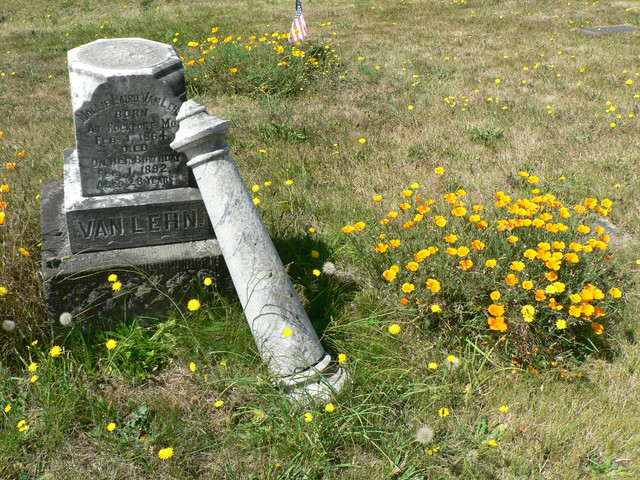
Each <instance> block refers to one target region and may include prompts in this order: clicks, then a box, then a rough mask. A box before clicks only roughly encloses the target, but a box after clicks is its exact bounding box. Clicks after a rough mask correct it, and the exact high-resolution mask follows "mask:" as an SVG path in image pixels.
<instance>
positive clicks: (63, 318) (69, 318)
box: [59, 312, 73, 327]
mask: <svg viewBox="0 0 640 480" xmlns="http://www.w3.org/2000/svg"><path fill="white" fill-rule="evenodd" d="M59 320H60V325H62V326H65V327H68V326H69V325H71V324H72V323H73V315H71V314H70V313H69V312H63V313H61V314H60V318H59Z"/></svg>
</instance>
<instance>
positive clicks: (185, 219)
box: [73, 209, 205, 240]
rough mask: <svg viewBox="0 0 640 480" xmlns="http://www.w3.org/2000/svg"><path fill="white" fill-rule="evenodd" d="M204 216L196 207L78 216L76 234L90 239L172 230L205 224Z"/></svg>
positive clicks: (189, 228) (198, 227) (187, 228)
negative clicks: (99, 215)
mask: <svg viewBox="0 0 640 480" xmlns="http://www.w3.org/2000/svg"><path fill="white" fill-rule="evenodd" d="M204 219H205V216H204V215H203V214H202V212H199V211H198V210H197V209H191V210H179V211H174V212H153V213H147V214H138V215H118V216H114V217H108V218H92V219H76V220H74V222H73V224H74V227H75V235H76V237H83V238H85V239H87V240H94V239H99V238H109V237H124V236H130V235H135V234H146V233H149V232H154V233H169V232H175V233H178V232H180V231H185V230H196V229H201V228H203V227H204V226H205V225H204Z"/></svg>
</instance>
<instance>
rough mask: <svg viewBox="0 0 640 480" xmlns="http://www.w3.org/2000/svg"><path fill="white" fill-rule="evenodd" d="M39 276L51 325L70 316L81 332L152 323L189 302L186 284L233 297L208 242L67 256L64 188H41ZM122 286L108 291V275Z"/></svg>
mask: <svg viewBox="0 0 640 480" xmlns="http://www.w3.org/2000/svg"><path fill="white" fill-rule="evenodd" d="M42 264H43V267H42V276H43V280H44V286H45V294H46V306H47V313H48V314H49V316H50V317H51V318H52V320H53V321H54V323H58V321H59V318H60V315H61V314H62V313H64V312H67V313H70V314H71V315H72V316H73V318H74V323H75V324H78V322H80V321H81V320H83V319H86V320H87V322H86V323H83V328H84V327H86V328H88V329H91V328H92V327H98V328H103V327H112V326H115V325H117V324H118V323H119V322H121V321H122V320H132V319H133V318H138V319H139V320H140V321H141V323H152V322H153V320H154V317H155V316H162V315H166V314H168V313H170V312H171V311H173V310H174V309H175V304H178V305H181V306H182V307H184V306H185V305H186V303H187V302H188V301H189V299H190V298H191V296H190V289H191V286H192V282H194V281H196V282H199V283H200V285H202V281H203V280H204V278H206V277H210V278H211V279H212V280H213V284H212V285H211V286H210V287H203V288H210V289H216V290H217V291H218V292H220V293H222V294H224V295H227V296H232V295H234V289H233V283H232V281H231V278H230V276H229V272H228V270H227V267H226V264H225V262H224V259H223V258H222V253H221V251H220V247H219V244H218V241H217V240H216V239H214V238H209V239H206V240H197V241H190V242H182V243H174V244H168V245H157V246H142V247H135V248H124V249H117V250H105V251H93V252H86V253H76V254H74V253H72V252H71V247H70V245H69V235H68V231H67V224H66V218H65V206H64V183H63V181H62V180H57V181H52V182H47V183H45V184H44V185H43V188H42ZM112 273H115V274H116V275H117V276H118V281H120V282H121V283H122V288H121V289H120V290H119V291H114V290H113V288H112V283H111V282H109V281H108V277H109V275H111V274H112Z"/></svg>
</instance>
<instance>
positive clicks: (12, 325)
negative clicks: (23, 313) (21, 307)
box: [2, 320, 16, 332]
mask: <svg viewBox="0 0 640 480" xmlns="http://www.w3.org/2000/svg"><path fill="white" fill-rule="evenodd" d="M2 329H3V330H6V331H7V332H13V331H14V330H15V329H16V322H14V321H13V320H4V321H3V322H2Z"/></svg>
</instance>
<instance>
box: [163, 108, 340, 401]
mask: <svg viewBox="0 0 640 480" xmlns="http://www.w3.org/2000/svg"><path fill="white" fill-rule="evenodd" d="M177 121H178V122H179V129H178V132H177V133H176V136H175V139H174V141H173V142H172V143H171V148H173V149H174V150H176V151H177V152H180V153H184V154H186V156H187V158H188V160H189V162H188V163H187V165H188V166H189V167H190V168H191V170H192V171H193V174H194V176H195V179H196V181H197V183H198V187H199V189H200V192H201V194H202V199H203V200H204V203H205V207H206V209H207V213H208V214H209V218H210V219H211V223H212V225H213V229H214V231H215V234H216V238H217V239H218V242H219V244H220V249H221V251H222V255H223V257H224V260H225V262H226V264H227V268H228V269H229V273H230V275H231V279H232V280H233V284H234V286H235V289H236V292H237V293H238V297H239V298H240V303H241V304H242V307H243V309H244V313H245V315H246V317H247V320H248V322H249V327H250V328H251V332H252V333H253V337H254V339H255V341H256V344H257V347H258V351H259V353H260V356H261V357H262V359H263V360H264V362H265V363H266V364H267V367H268V369H269V371H270V372H271V374H272V375H273V376H274V377H275V383H276V384H277V385H279V386H281V387H283V388H284V389H285V390H286V392H287V393H288V394H289V395H290V396H292V397H295V398H300V399H301V398H304V397H306V396H309V395H310V396H312V397H314V398H317V399H326V398H328V397H329V396H330V394H331V393H332V392H336V391H338V390H340V389H341V388H342V386H343V384H344V381H345V378H346V374H345V372H344V370H343V369H342V368H341V367H339V366H337V365H336V364H335V363H333V362H332V361H331V357H330V355H328V354H327V353H326V352H325V351H324V349H323V348H322V345H321V344H320V340H319V339H318V336H317V335H316V332H315V331H314V329H313V326H312V325H311V321H310V320H309V317H308V316H307V313H306V311H305V310H304V307H303V306H302V303H301V302H300V299H299V297H298V295H297V292H296V291H295V289H294V287H293V284H292V283H291V279H290V278H289V276H288V275H287V273H286V271H285V269H284V266H283V264H282V261H281V260H280V257H279V256H278V253H277V251H276V249H275V247H274V245H273V242H272V240H271V237H270V236H269V232H268V231H267V228H266V226H265V225H264V223H263V221H262V218H261V216H260V213H259V212H258V209H257V208H256V206H255V205H254V203H253V199H252V197H251V194H250V193H249V191H248V189H247V187H246V185H245V183H244V180H243V179H242V176H241V175H240V172H239V171H238V168H237V166H236V164H235V162H234V160H233V157H232V156H231V152H230V148H229V146H228V145H227V142H226V138H225V135H226V134H227V133H228V131H229V122H228V121H223V120H220V119H219V118H218V117H213V116H211V115H209V114H208V113H207V111H206V108H205V107H203V106H202V105H199V104H197V103H196V102H194V101H193V100H189V101H187V102H185V103H184V104H183V105H182V107H181V109H180V111H179V113H178V117H177Z"/></svg>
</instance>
